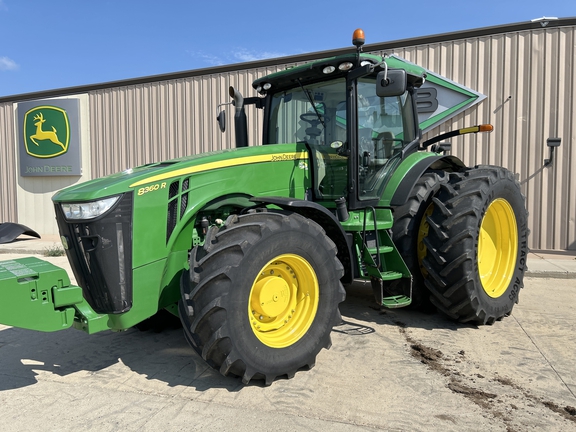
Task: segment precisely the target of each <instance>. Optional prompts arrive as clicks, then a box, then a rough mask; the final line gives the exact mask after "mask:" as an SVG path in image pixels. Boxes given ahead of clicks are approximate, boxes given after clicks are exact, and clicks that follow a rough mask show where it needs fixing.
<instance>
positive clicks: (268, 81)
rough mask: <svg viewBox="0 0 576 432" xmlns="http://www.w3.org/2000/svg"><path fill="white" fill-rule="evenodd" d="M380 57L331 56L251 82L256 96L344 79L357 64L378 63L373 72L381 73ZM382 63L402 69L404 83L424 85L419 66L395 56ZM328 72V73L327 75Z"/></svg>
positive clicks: (357, 55)
mask: <svg viewBox="0 0 576 432" xmlns="http://www.w3.org/2000/svg"><path fill="white" fill-rule="evenodd" d="M382 60H383V59H382V57H380V56H377V55H373V54H365V53H359V54H358V53H349V54H343V55H339V56H335V57H329V58H325V59H320V60H315V61H312V62H310V63H306V64H303V65H300V66H294V67H291V68H288V69H286V70H283V71H280V72H276V73H273V74H270V75H267V76H264V77H262V78H259V79H257V80H255V81H254V82H253V83H252V87H254V89H256V90H257V91H258V92H259V93H266V92H267V91H268V90H271V91H273V92H276V91H278V90H283V89H288V88H292V87H294V86H296V85H299V84H298V82H300V83H301V84H303V85H304V84H308V83H311V82H316V81H321V80H325V79H327V78H328V77H330V78H337V77H343V76H346V74H347V73H348V72H349V71H350V70H352V69H355V68H356V67H358V65H359V64H362V63H365V62H369V63H372V64H374V65H378V64H380V65H379V66H378V67H376V70H375V72H379V71H380V70H384V65H383V64H381V63H382ZM385 61H386V64H387V65H388V67H389V68H391V69H405V70H406V72H407V74H408V83H409V84H410V85H412V86H414V87H420V86H421V85H422V83H423V82H424V78H425V76H426V73H425V70H424V69H423V68H421V67H420V66H417V65H414V64H412V63H406V62H403V61H401V60H399V59H397V58H395V57H387V58H385ZM346 64H347V66H348V68H347V69H345V68H344V69H343V68H341V66H342V65H346ZM330 71H331V72H330Z"/></svg>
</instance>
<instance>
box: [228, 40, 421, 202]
mask: <svg viewBox="0 0 576 432" xmlns="http://www.w3.org/2000/svg"><path fill="white" fill-rule="evenodd" d="M356 39H357V38H355V40H356ZM360 47H361V45H360V46H359V49H358V50H357V52H354V53H350V54H345V55H340V56H336V57H332V58H328V59H323V60H318V61H315V62H312V63H309V64H306V65H303V66H297V67H294V68H291V69H288V70H285V71H281V72H278V73H275V74H272V75H268V76H266V77H263V78H261V79H258V80H256V81H254V83H253V87H254V89H255V90H256V91H257V92H258V93H259V94H260V97H255V98H247V99H243V98H242V97H241V96H240V95H239V93H238V92H237V91H236V90H234V89H231V95H232V96H233V97H234V100H235V106H236V111H237V114H236V117H235V118H236V120H237V121H236V130H237V132H236V134H237V142H239V143H243V142H247V138H246V137H244V136H238V130H240V131H243V130H245V126H244V124H245V118H242V116H243V115H244V114H243V112H241V111H242V109H243V107H241V109H240V110H239V103H238V102H240V103H241V104H243V105H248V104H255V105H256V106H257V107H258V108H262V109H264V125H263V144H265V145H266V144H283V143H303V144H305V145H306V147H307V149H308V151H309V155H310V159H311V164H312V167H310V169H311V178H312V184H313V187H312V189H311V191H310V195H311V196H310V197H309V198H310V199H311V200H313V201H316V202H320V203H322V204H324V205H326V206H328V207H330V206H332V205H333V204H331V203H334V200H337V199H340V198H342V197H345V198H346V199H347V201H348V208H349V209H352V210H353V209H361V208H365V207H367V206H370V205H376V204H377V203H378V201H379V200H380V197H381V196H382V192H383V190H384V188H385V187H386V184H387V182H388V181H389V179H390V176H391V173H393V172H394V169H395V168H396V167H397V166H398V165H399V163H400V161H401V160H402V159H403V158H404V157H406V156H407V155H408V154H410V153H412V152H414V151H416V150H417V149H418V145H419V138H420V130H419V126H418V121H417V113H416V110H415V103H414V93H415V89H416V88H417V87H419V86H420V85H421V84H422V83H423V80H424V70H423V69H420V68H418V67H414V68H413V69H414V70H411V71H409V72H407V71H406V69H405V64H402V69H396V68H394V66H397V67H398V66H400V64H399V63H400V62H399V61H398V60H396V59H394V58H389V59H385V60H384V59H382V58H381V57H379V56H374V55H370V54H364V53H362V52H361V51H360ZM396 62H398V65H396ZM239 111H240V114H239ZM238 118H240V120H238Z"/></svg>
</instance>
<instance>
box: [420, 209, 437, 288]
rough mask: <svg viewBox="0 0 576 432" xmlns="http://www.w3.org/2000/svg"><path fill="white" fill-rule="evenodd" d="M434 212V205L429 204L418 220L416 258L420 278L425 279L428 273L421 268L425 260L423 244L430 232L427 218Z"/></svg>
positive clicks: (424, 246)
mask: <svg viewBox="0 0 576 432" xmlns="http://www.w3.org/2000/svg"><path fill="white" fill-rule="evenodd" d="M433 212H434V204H430V205H429V206H428V208H426V211H425V212H424V214H423V215H422V219H421V220H420V227H419V229H418V243H417V244H416V254H417V256H418V264H419V265H420V272H421V273H422V276H424V277H426V276H427V275H428V271H427V270H426V269H425V268H424V266H422V261H423V260H424V258H426V245H425V244H424V239H425V238H426V237H428V232H429V231H430V224H428V221H427V218H428V216H431V215H432V213H433Z"/></svg>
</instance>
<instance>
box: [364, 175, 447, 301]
mask: <svg viewBox="0 0 576 432" xmlns="http://www.w3.org/2000/svg"><path fill="white" fill-rule="evenodd" d="M447 182H448V174H447V173H446V172H444V171H429V172H426V173H424V174H423V175H422V177H420V179H418V181H417V182H416V184H415V185H414V187H413V188H412V191H411V192H410V196H409V197H408V199H407V201H406V203H405V204H404V205H402V206H398V207H395V208H394V225H393V226H392V229H391V231H392V241H393V242H394V244H395V245H396V247H397V248H398V252H399V253H400V255H401V256H402V258H403V259H404V262H405V263H406V266H407V267H408V270H410V273H411V274H412V303H411V305H410V306H411V307H414V308H419V309H424V310H427V309H430V308H431V303H430V300H429V297H430V292H429V291H428V289H427V288H426V286H425V284H424V278H425V276H426V274H427V273H426V270H425V269H424V268H423V267H422V260H423V259H424V257H425V256H426V247H425V246H424V243H423V239H424V238H425V237H426V236H427V235H428V223H427V219H426V216H427V215H429V214H430V213H431V211H432V209H433V206H432V198H434V196H435V195H436V194H437V193H438V191H439V190H440V186H441V185H442V184H445V183H447ZM381 282H382V281H379V280H376V281H374V280H373V281H372V284H373V285H374V284H378V286H377V287H375V286H373V288H375V289H376V288H378V289H379V284H380V283H381ZM390 290H391V291H392V292H393V293H394V294H397V293H398V292H404V293H405V294H406V295H408V294H409V292H410V281H409V280H407V279H405V278H402V279H397V280H395V281H392V282H391V284H390ZM432 308H433V307H432Z"/></svg>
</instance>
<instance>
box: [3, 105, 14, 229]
mask: <svg viewBox="0 0 576 432" xmlns="http://www.w3.org/2000/svg"><path fill="white" fill-rule="evenodd" d="M14 122H15V119H14V109H13V107H12V103H6V104H0V148H2V151H0V202H1V203H2V205H0V223H3V222H18V203H17V200H16V196H17V187H16V179H17V178H18V166H17V160H16V149H17V145H16V137H15V136H14Z"/></svg>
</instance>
